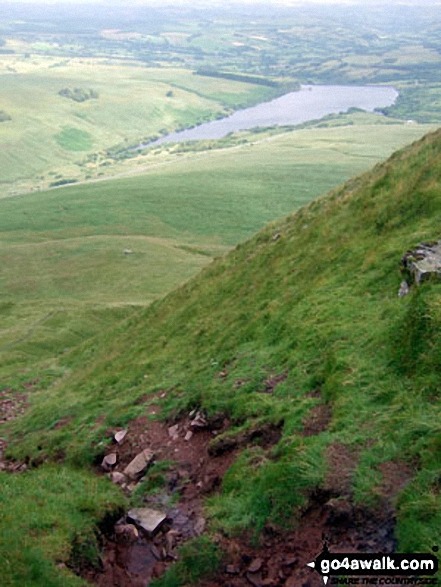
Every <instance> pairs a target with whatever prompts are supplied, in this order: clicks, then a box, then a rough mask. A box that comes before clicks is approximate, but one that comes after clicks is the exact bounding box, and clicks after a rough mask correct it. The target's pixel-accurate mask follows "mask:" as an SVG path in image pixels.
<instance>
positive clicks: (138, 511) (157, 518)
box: [127, 508, 167, 536]
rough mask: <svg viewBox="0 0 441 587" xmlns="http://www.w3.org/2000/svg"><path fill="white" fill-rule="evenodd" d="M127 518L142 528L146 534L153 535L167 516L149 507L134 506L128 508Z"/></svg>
mask: <svg viewBox="0 0 441 587" xmlns="http://www.w3.org/2000/svg"><path fill="white" fill-rule="evenodd" d="M127 518H128V519H129V520H130V521H131V522H133V523H134V524H136V526H137V527H138V528H140V529H141V530H143V531H144V532H145V533H146V534H147V536H154V534H156V532H157V531H158V530H159V529H160V527H161V526H162V524H163V523H164V522H165V520H166V519H167V516H166V515H165V514H164V513H163V512H159V511H158V510H153V509H151V508H134V509H132V510H129V512H128V514H127Z"/></svg>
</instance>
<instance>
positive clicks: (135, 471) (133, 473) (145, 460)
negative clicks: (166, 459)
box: [124, 448, 155, 479]
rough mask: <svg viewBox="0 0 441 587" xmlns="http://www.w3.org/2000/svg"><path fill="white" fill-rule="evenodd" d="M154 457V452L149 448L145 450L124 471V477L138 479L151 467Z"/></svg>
mask: <svg viewBox="0 0 441 587" xmlns="http://www.w3.org/2000/svg"><path fill="white" fill-rule="evenodd" d="M154 457H155V455H154V454H153V451H151V450H150V449H148V448H146V449H144V450H143V451H142V452H141V453H139V454H138V455H137V456H136V457H135V458H134V459H133V461H131V462H130V463H129V464H128V465H127V467H126V468H125V469H124V475H127V477H130V479H137V478H138V477H140V476H141V475H142V474H143V473H144V471H145V470H146V469H147V468H148V467H149V465H150V464H151V463H152V461H153V459H154Z"/></svg>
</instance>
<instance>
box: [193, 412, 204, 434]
mask: <svg viewBox="0 0 441 587" xmlns="http://www.w3.org/2000/svg"><path fill="white" fill-rule="evenodd" d="M190 426H191V427H192V428H195V429H196V430H198V429H199V430H202V429H203V428H206V427H207V426H208V422H207V418H206V417H205V415H204V414H203V413H202V412H198V413H197V414H196V416H195V417H194V419H193V420H192V421H191V422H190Z"/></svg>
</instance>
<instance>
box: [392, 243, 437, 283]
mask: <svg viewBox="0 0 441 587" xmlns="http://www.w3.org/2000/svg"><path fill="white" fill-rule="evenodd" d="M401 265H402V268H403V269H404V271H405V272H406V273H407V274H408V275H409V276H410V277H411V279H412V280H413V281H414V282H415V283H416V284H417V285H419V284H420V283H422V282H423V281H427V280H429V279H435V280H441V241H438V242H432V243H422V244H420V245H418V246H417V247H415V248H414V249H412V250H410V251H407V252H406V253H405V255H404V256H403V258H402V259H401Z"/></svg>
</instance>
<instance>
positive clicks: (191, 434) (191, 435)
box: [184, 430, 193, 442]
mask: <svg viewBox="0 0 441 587" xmlns="http://www.w3.org/2000/svg"><path fill="white" fill-rule="evenodd" d="M192 437H193V432H192V431H191V430H189V431H188V432H187V434H186V435H185V437H184V440H186V441H187V442H188V441H189V440H191V439H192Z"/></svg>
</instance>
